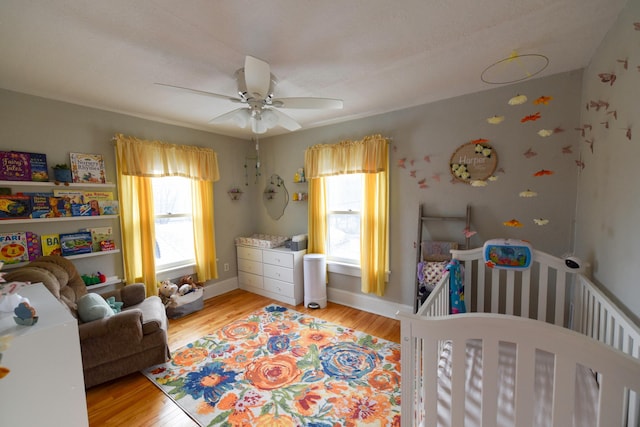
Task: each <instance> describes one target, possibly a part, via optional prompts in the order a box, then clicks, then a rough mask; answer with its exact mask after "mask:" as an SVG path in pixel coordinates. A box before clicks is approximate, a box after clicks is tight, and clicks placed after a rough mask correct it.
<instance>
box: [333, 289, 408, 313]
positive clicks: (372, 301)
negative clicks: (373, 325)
mask: <svg viewBox="0 0 640 427" xmlns="http://www.w3.org/2000/svg"><path fill="white" fill-rule="evenodd" d="M327 298H328V300H329V301H331V302H335V303H336V304H342V305H346V306H347V307H352V308H357V309H358V310H362V311H366V312H369V313H373V314H378V315H380V316H384V317H388V318H390V319H395V318H396V313H397V312H398V311H407V312H410V313H413V306H409V305H404V304H400V303H396V302H390V301H385V300H382V299H380V298H374V297H371V296H368V295H364V294H356V293H353V292H349V291H343V290H341V289H333V288H330V287H329V288H327Z"/></svg>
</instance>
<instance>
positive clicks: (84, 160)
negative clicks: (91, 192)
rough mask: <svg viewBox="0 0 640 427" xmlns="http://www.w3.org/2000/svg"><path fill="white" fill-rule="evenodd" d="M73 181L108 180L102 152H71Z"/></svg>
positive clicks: (94, 181) (97, 181)
mask: <svg viewBox="0 0 640 427" xmlns="http://www.w3.org/2000/svg"><path fill="white" fill-rule="evenodd" d="M69 160H70V162H71V175H72V177H73V182H84V183H87V182H89V183H102V184H104V183H105V182H106V178H105V172H104V160H103V158H102V154H86V153H70V154H69Z"/></svg>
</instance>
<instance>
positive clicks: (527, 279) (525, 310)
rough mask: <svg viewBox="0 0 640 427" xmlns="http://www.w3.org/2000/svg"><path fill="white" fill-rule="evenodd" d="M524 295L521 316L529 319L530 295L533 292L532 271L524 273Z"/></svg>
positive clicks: (528, 270)
mask: <svg viewBox="0 0 640 427" xmlns="http://www.w3.org/2000/svg"><path fill="white" fill-rule="evenodd" d="M521 292H522V294H521V295H520V301H521V302H520V316H521V317H529V304H530V302H529V293H530V292H531V269H530V268H529V269H526V270H524V271H523V272H522V290H521Z"/></svg>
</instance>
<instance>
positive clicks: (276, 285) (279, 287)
mask: <svg viewBox="0 0 640 427" xmlns="http://www.w3.org/2000/svg"><path fill="white" fill-rule="evenodd" d="M264 290H265V291H269V292H274V293H276V294H278V295H282V296H285V297H289V298H295V285H294V284H293V283H286V282H282V281H280V280H275V279H270V278H268V277H265V279H264Z"/></svg>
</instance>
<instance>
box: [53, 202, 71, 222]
mask: <svg viewBox="0 0 640 427" xmlns="http://www.w3.org/2000/svg"><path fill="white" fill-rule="evenodd" d="M49 207H50V209H51V213H50V215H49V216H50V217H52V218H58V217H62V216H72V215H71V202H70V201H69V200H68V199H65V198H64V197H49Z"/></svg>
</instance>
